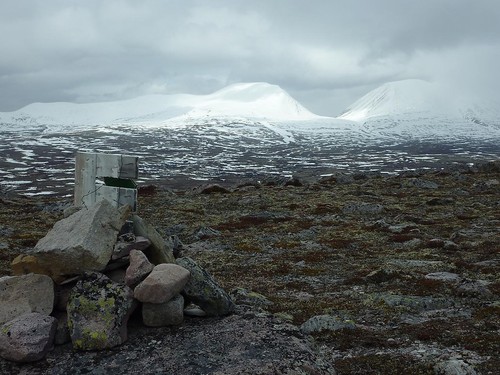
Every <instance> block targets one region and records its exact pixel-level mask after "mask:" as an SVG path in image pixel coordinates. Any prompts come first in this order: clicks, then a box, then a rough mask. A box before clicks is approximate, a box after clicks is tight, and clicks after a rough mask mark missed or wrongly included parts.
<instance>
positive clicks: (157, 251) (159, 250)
mask: <svg viewBox="0 0 500 375" xmlns="http://www.w3.org/2000/svg"><path fill="white" fill-rule="evenodd" d="M132 221H133V222H134V233H135V235H136V236H142V237H145V238H147V239H149V240H150V241H151V246H149V247H148V248H147V249H145V250H144V254H146V256H147V257H148V259H149V261H150V262H151V263H153V264H161V263H174V253H173V249H172V246H171V245H170V243H168V242H167V241H165V240H164V239H163V237H162V236H161V235H160V234H159V233H158V232H157V231H156V229H155V228H153V226H152V225H151V224H149V223H147V222H146V221H144V220H143V219H141V218H140V217H139V216H137V215H133V216H132Z"/></svg>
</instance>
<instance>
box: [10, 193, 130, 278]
mask: <svg viewBox="0 0 500 375" xmlns="http://www.w3.org/2000/svg"><path fill="white" fill-rule="evenodd" d="M129 212H130V207H128V206H125V207H122V208H121V209H120V210H119V209H117V208H115V207H113V206H112V205H111V203H109V202H108V201H107V200H103V201H100V202H98V203H96V204H95V205H93V206H92V207H90V208H86V207H84V208H82V209H81V210H80V211H78V212H76V213H75V214H73V215H71V216H69V217H68V218H66V219H62V220H60V221H58V222H57V223H56V224H55V225H54V227H53V228H52V229H51V230H50V231H49V233H47V235H46V236H45V237H43V238H42V239H41V240H40V241H38V243H37V244H36V246H35V248H34V249H33V250H32V251H30V252H29V253H27V254H22V255H19V256H18V257H17V258H15V259H14V261H13V262H12V269H13V271H14V274H17V275H19V274H23V273H29V272H34V273H41V274H45V275H48V276H50V277H52V278H53V279H54V280H55V281H58V280H63V279H64V278H65V277H66V276H67V275H77V274H82V273H84V272H86V271H102V270H104V268H105V267H106V265H107V264H108V262H109V260H110V259H111V254H112V252H113V247H114V244H115V242H116V238H117V235H118V232H119V230H120V229H121V227H122V226H123V224H124V223H125V220H126V218H127V216H128V215H129Z"/></svg>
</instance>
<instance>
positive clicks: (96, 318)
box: [67, 272, 136, 350]
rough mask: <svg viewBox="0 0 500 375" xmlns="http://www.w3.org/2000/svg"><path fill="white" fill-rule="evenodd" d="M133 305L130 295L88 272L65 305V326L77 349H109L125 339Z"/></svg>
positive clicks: (127, 291) (121, 286)
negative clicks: (66, 318)
mask: <svg viewBox="0 0 500 375" xmlns="http://www.w3.org/2000/svg"><path fill="white" fill-rule="evenodd" d="M135 307H136V304H135V303H134V298H133V292H132V290H131V289H130V288H129V287H128V286H126V285H120V284H117V283H115V282H113V281H112V280H110V279H109V278H107V277H106V276H104V275H103V274H100V273H97V272H92V273H87V274H85V275H84V277H83V278H82V279H81V280H80V281H78V283H77V284H76V285H75V287H74V288H73V291H72V292H71V296H70V299H69V302H68V308H67V311H68V327H69V331H70V336H71V341H72V343H73V347H74V348H75V349H78V350H99V349H108V348H112V347H115V346H117V345H121V344H122V343H124V342H125V341H126V340H127V322H128V319H129V317H130V315H131V314H132V312H133V310H134V308H135Z"/></svg>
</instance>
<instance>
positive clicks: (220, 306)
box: [176, 257, 234, 316]
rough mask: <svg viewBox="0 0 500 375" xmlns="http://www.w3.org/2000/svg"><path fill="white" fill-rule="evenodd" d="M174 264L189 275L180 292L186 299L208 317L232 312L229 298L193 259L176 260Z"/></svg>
mask: <svg viewBox="0 0 500 375" xmlns="http://www.w3.org/2000/svg"><path fill="white" fill-rule="evenodd" d="M176 263H177V264H178V265H180V266H182V267H184V268H186V269H187V270H189V272H190V273H191V278H190V279H189V282H188V283H187V284H186V286H185V287H184V290H183V291H182V292H183V294H184V296H185V297H187V299H188V300H189V301H191V302H193V303H195V304H197V305H198V306H200V307H201V308H202V309H203V311H205V312H206V313H207V315H209V316H221V315H227V314H230V313H231V312H233V311H234V303H233V301H232V300H231V297H230V296H229V295H228V294H227V293H226V291H225V290H224V289H222V288H221V287H220V285H219V284H218V283H217V282H216V281H215V280H214V278H213V277H212V275H210V274H209V273H208V272H207V271H206V270H205V269H203V268H201V267H200V266H199V265H198V264H197V263H196V262H195V261H194V260H193V259H191V258H188V257H185V258H178V259H177V260H176Z"/></svg>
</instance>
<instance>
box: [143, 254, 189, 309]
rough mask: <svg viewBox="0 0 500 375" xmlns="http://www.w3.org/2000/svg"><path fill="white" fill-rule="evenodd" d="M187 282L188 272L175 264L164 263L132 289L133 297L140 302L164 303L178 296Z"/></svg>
mask: <svg viewBox="0 0 500 375" xmlns="http://www.w3.org/2000/svg"><path fill="white" fill-rule="evenodd" d="M188 280H189V271H188V270H186V269H185V268H184V267H181V266H178V265H177V264H171V263H164V264H159V265H157V266H155V268H153V271H151V273H150V274H149V275H148V277H146V278H145V279H144V281H142V282H141V283H140V284H139V285H137V287H136V288H135V289H134V297H135V298H136V299H138V300H139V301H141V302H149V303H164V302H168V301H169V300H171V299H172V298H173V297H174V296H175V295H177V294H179V293H180V292H181V290H182V289H183V288H184V286H185V285H186V283H187V282H188Z"/></svg>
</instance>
